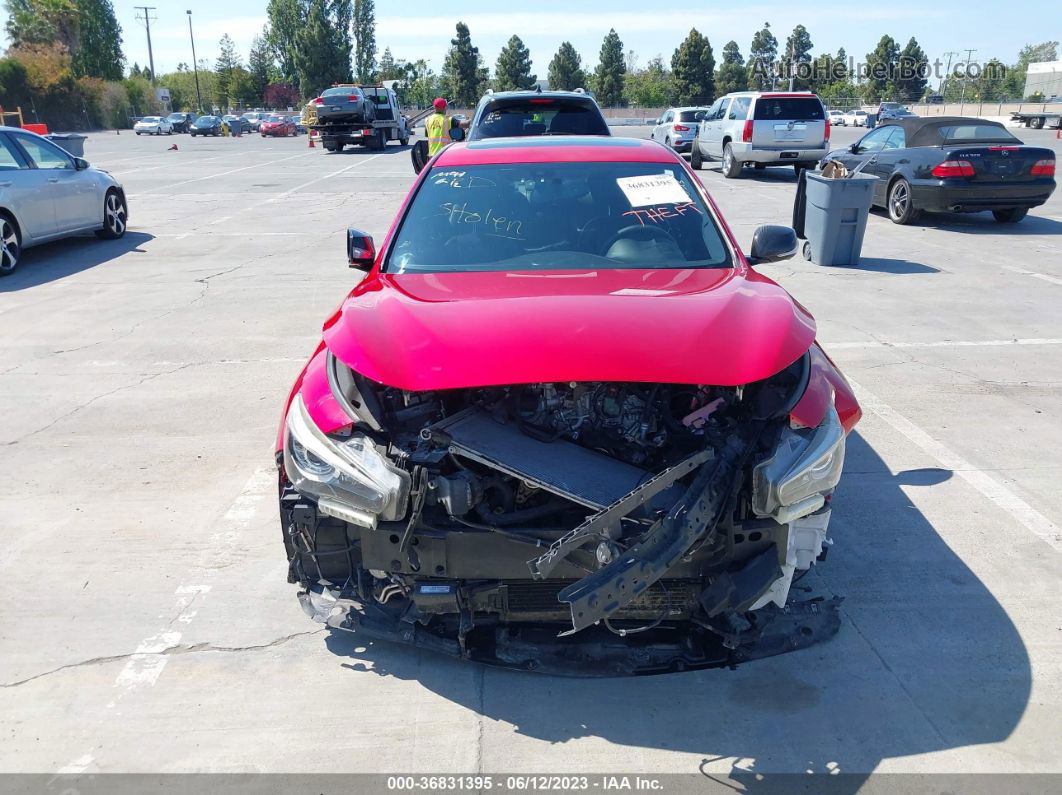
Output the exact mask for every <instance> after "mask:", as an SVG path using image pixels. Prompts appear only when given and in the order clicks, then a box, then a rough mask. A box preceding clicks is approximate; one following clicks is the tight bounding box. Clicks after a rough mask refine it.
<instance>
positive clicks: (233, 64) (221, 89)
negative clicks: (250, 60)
mask: <svg viewBox="0 0 1062 795" xmlns="http://www.w3.org/2000/svg"><path fill="white" fill-rule="evenodd" d="M218 44H219V47H220V48H221V52H220V53H219V54H218V58H217V61H215V62H214V74H215V75H217V87H218V101H219V102H220V103H221V105H222V107H223V108H225V107H229V106H230V105H231V104H233V102H234V101H235V100H236V99H237V96H236V88H237V85H236V81H237V70H238V69H240V68H242V62H241V61H240V56H239V54H238V53H237V52H236V44H235V43H234V42H233V41H232V37H231V36H229V34H228V33H226V34H225V35H224V36H222V37H221V41H220V42H219V43H218Z"/></svg>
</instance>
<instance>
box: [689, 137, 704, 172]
mask: <svg viewBox="0 0 1062 795" xmlns="http://www.w3.org/2000/svg"><path fill="white" fill-rule="evenodd" d="M703 166H704V160H703V159H702V158H701V145H700V144H699V143H697V142H696V141H694V142H693V146H692V147H690V168H693V169H695V170H697V171H700V170H701V168H702V167H703Z"/></svg>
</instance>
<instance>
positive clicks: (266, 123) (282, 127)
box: [258, 116, 299, 138]
mask: <svg viewBox="0 0 1062 795" xmlns="http://www.w3.org/2000/svg"><path fill="white" fill-rule="evenodd" d="M258 131H259V132H260V133H261V134H262V137H263V138H265V137H266V136H267V135H272V136H276V137H280V136H284V137H289V136H293V135H298V134H299V131H298V129H297V128H296V127H295V122H294V121H293V120H292V118H291V117H290V116H267V117H266V118H264V119H262V122H261V124H260V125H259V126H258Z"/></svg>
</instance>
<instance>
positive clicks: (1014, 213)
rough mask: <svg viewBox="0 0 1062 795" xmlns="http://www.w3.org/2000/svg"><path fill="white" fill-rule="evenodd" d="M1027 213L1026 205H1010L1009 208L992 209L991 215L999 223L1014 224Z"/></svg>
mask: <svg viewBox="0 0 1062 795" xmlns="http://www.w3.org/2000/svg"><path fill="white" fill-rule="evenodd" d="M1028 214H1029V208H1028V207H1012V208H1011V209H1009V210H993V211H992V217H993V218H995V219H996V221H998V222H999V223H1001V224H1016V223H1018V221H1020V220H1021V219H1022V218H1024V217H1025V216H1027V215H1028Z"/></svg>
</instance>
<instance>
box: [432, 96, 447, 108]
mask: <svg viewBox="0 0 1062 795" xmlns="http://www.w3.org/2000/svg"><path fill="white" fill-rule="evenodd" d="M431 104H432V106H434V108H435V110H446V100H445V99H443V98H442V97H436V98H435V101H434V102H432V103H431Z"/></svg>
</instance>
